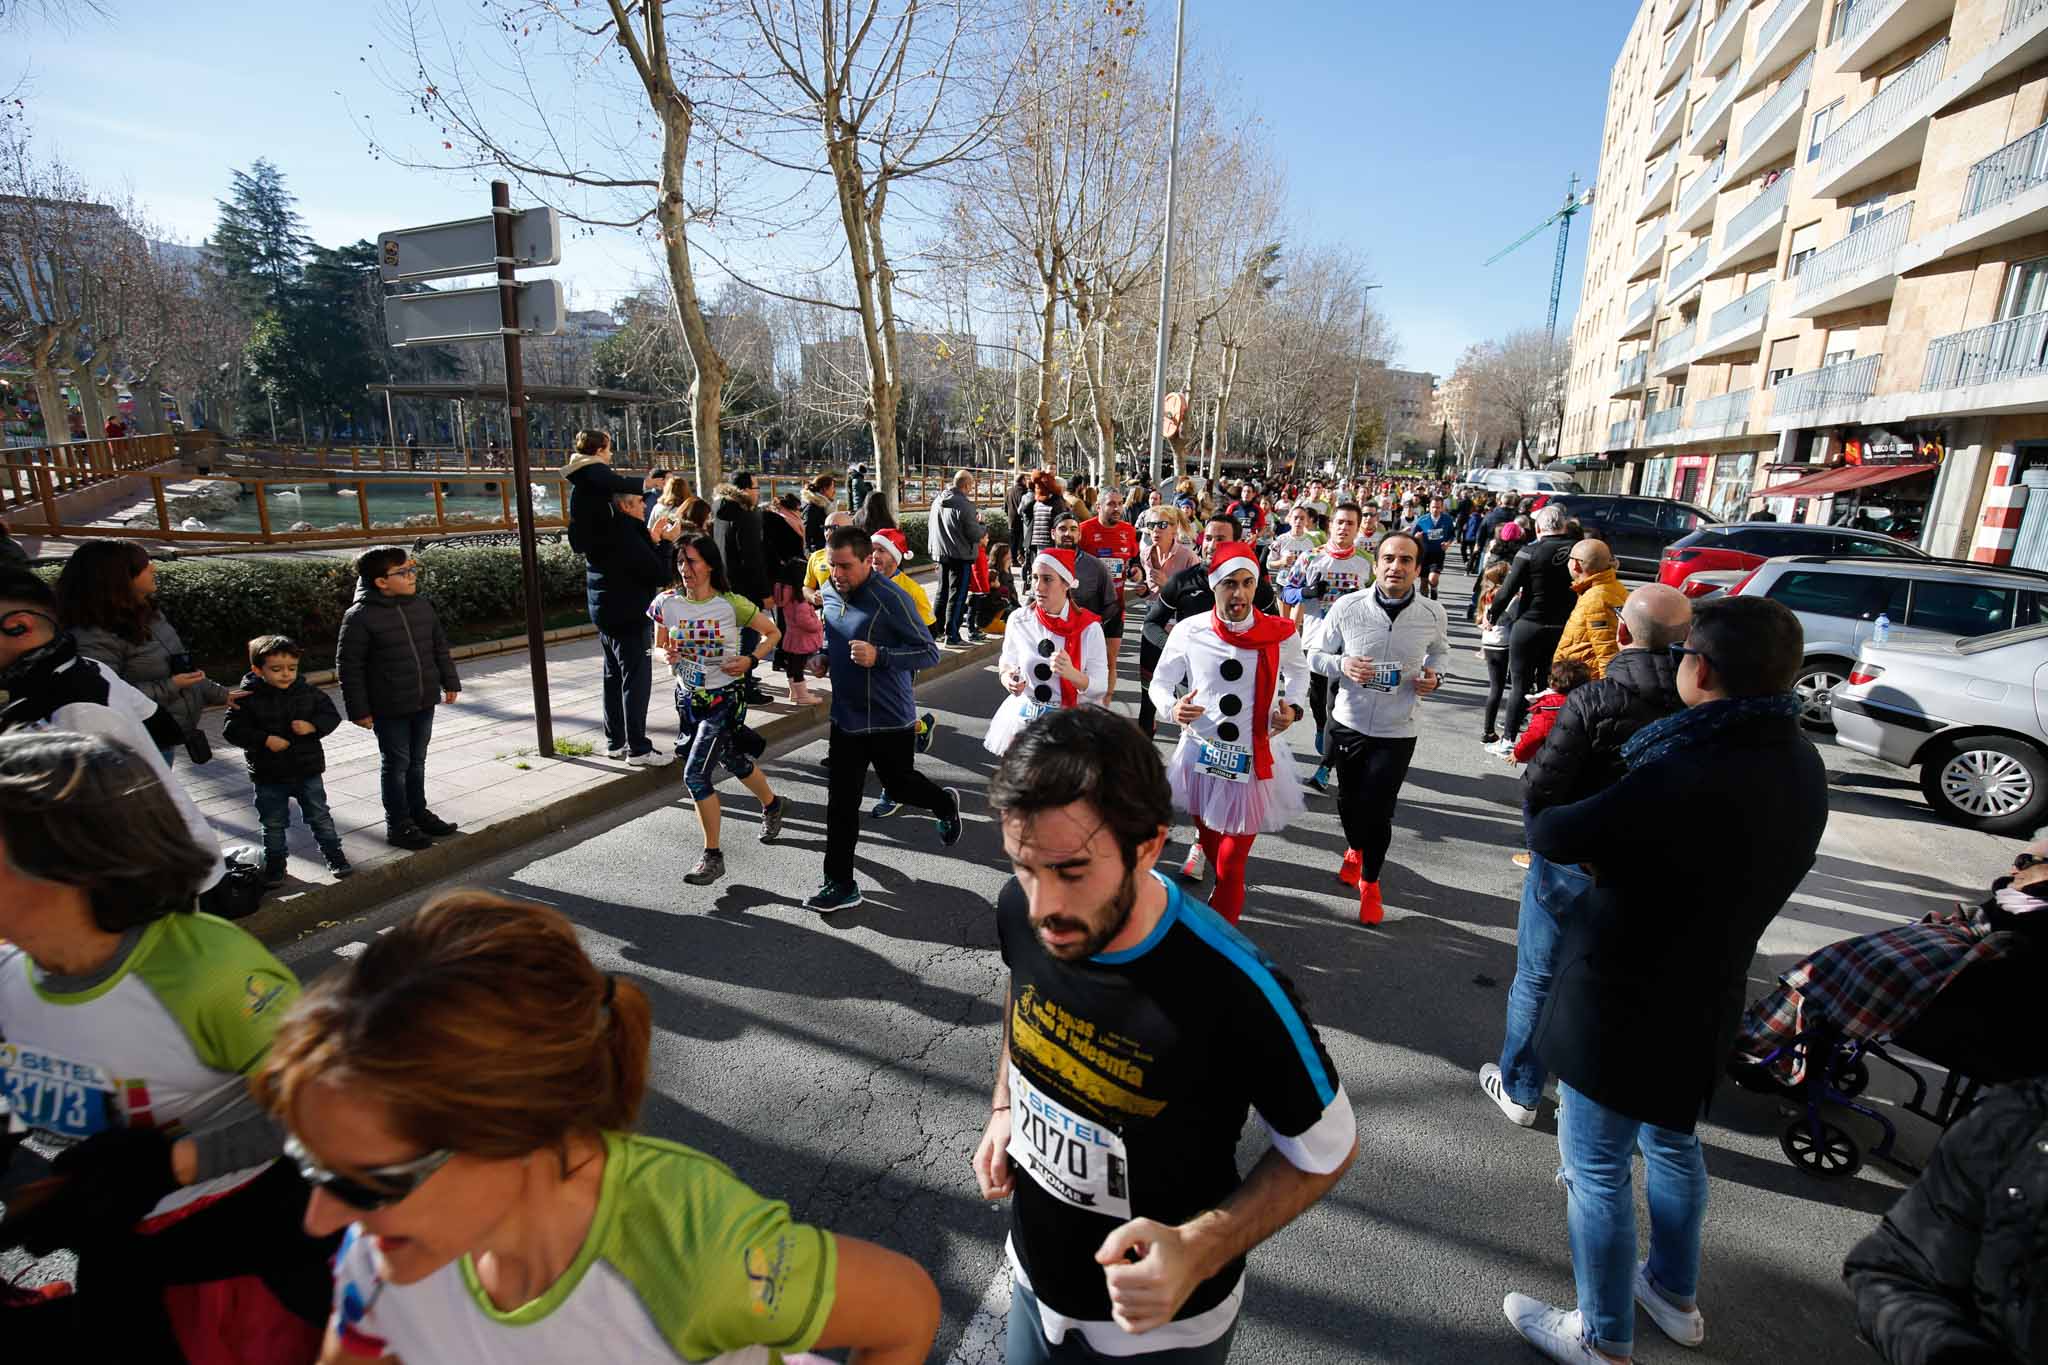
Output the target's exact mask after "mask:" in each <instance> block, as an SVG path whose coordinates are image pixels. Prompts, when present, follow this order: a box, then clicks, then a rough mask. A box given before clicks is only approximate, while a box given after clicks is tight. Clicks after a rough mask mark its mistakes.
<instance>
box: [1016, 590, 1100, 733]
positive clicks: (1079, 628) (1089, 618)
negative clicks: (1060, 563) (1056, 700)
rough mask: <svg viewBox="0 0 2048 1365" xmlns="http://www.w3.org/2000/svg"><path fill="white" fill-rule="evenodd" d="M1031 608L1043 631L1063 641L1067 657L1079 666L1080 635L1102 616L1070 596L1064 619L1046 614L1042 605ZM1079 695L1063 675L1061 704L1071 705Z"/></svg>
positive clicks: (1085, 632) (1091, 680)
mask: <svg viewBox="0 0 2048 1365" xmlns="http://www.w3.org/2000/svg"><path fill="white" fill-rule="evenodd" d="M1032 610H1034V611H1036V612H1037V613H1038V624H1039V625H1041V626H1043V627H1044V628H1045V633H1046V634H1048V635H1057V636H1058V637H1059V638H1060V639H1061V641H1062V642H1064V643H1065V645H1066V647H1067V657H1068V658H1069V659H1072V660H1073V661H1074V667H1076V668H1079V667H1080V666H1081V637H1082V636H1084V635H1086V634H1087V633H1088V627H1090V626H1092V625H1096V624H1097V623H1099V622H1100V621H1101V620H1102V618H1101V617H1100V616H1097V615H1096V614H1095V613H1094V612H1092V611H1087V610H1084V609H1083V608H1082V606H1081V604H1080V603H1078V602H1076V601H1075V600H1074V599H1073V598H1072V597H1069V598H1068V599H1067V614H1066V617H1065V619H1062V618H1060V617H1057V616H1052V615H1048V614H1047V612H1046V610H1045V608H1044V607H1034V608H1032ZM1088 681H1089V682H1094V681H1095V679H1093V678H1090V679H1089V680H1088ZM1080 695H1081V694H1080V693H1078V692H1076V691H1075V690H1074V685H1073V684H1072V683H1070V682H1068V681H1067V680H1066V679H1065V678H1064V677H1062V678H1061V679H1060V705H1061V706H1072V705H1073V704H1074V703H1075V702H1076V701H1079V700H1080Z"/></svg>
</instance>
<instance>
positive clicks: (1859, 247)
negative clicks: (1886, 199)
mask: <svg viewBox="0 0 2048 1365" xmlns="http://www.w3.org/2000/svg"><path fill="white" fill-rule="evenodd" d="M1912 226H1913V206H1912V205H1911V204H1901V205H1899V206H1898V207H1897V208H1895V209H1893V210H1892V211H1891V212H1890V213H1887V214H1885V215H1884V216H1883V217H1882V218H1879V219H1877V220H1876V221H1875V222H1870V223H1865V224H1864V225H1863V226H1862V227H1860V228H1858V229H1856V231H1854V232H1852V233H1850V234H1849V235H1848V236H1847V237H1844V238H1843V239H1842V240H1841V241H1839V242H1836V243H1835V244H1834V245H1833V246H1831V247H1829V248H1827V249H1826V250H1825V251H1816V252H1814V253H1813V255H1811V256H1809V257H1807V258H1806V264H1805V265H1803V266H1801V267H1800V268H1799V301H1800V302H1801V303H1805V302H1806V301H1807V300H1808V299H1815V298H1823V297H1825V296H1826V295H1827V292H1828V289H1829V287H1830V286H1831V285H1833V284H1834V282H1835V281H1837V280H1840V279H1843V278H1846V277H1847V276H1850V275H1854V274H1855V273H1856V272H1858V271H1859V270H1864V269H1867V268H1869V267H1870V266H1873V265H1882V266H1885V267H1886V268H1887V269H1889V265H1890V262H1891V260H1892V258H1894V257H1895V256H1897V255H1898V254H1899V248H1900V247H1902V246H1904V245H1905V244H1906V234H1907V232H1908V231H1910V230H1911V228H1912Z"/></svg>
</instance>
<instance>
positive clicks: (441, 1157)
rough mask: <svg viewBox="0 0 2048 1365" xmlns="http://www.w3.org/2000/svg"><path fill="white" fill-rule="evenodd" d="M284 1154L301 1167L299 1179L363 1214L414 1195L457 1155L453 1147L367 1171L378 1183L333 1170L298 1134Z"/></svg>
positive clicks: (370, 1177)
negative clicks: (314, 1153)
mask: <svg viewBox="0 0 2048 1365" xmlns="http://www.w3.org/2000/svg"><path fill="white" fill-rule="evenodd" d="M284 1154H285V1155H286V1156H288V1157H290V1158H291V1160H292V1164H293V1165H295V1166H297V1167H298V1168H299V1178H300V1179H302V1180H304V1181H305V1182H306V1183H307V1184H308V1185H311V1186H312V1187H313V1188H314V1189H317V1190H323V1191H325V1192H326V1193H328V1194H331V1195H333V1196H334V1197H335V1198H336V1199H339V1200H340V1201H341V1202H342V1203H344V1204H346V1205H348V1206H349V1207H350V1208H352V1209H358V1210H360V1211H361V1212H363V1213H375V1212H377V1210H379V1209H388V1208H390V1207H391V1206H392V1205H393V1204H396V1203H398V1202H399V1201H400V1200H402V1199H405V1198H406V1197H407V1196H409V1195H411V1194H412V1192H413V1191H414V1190H417V1189H418V1188H419V1187H420V1186H422V1185H424V1184H426V1183H427V1177H428V1176H431V1175H432V1174H433V1173H434V1172H436V1171H438V1170H440V1169H441V1168H442V1167H443V1166H445V1165H447V1164H448V1158H450V1157H452V1156H454V1155H455V1149H454V1148H452V1147H443V1148H441V1149H440V1150H439V1151H435V1152H428V1153H427V1154H426V1155H425V1156H420V1157H414V1158H413V1159H412V1160H411V1161H401V1162H399V1163H398V1164H396V1165H393V1166H378V1167H376V1168H375V1169H372V1170H366V1171H364V1172H363V1174H364V1176H366V1177H367V1178H368V1179H369V1180H373V1181H375V1182H376V1183H375V1184H366V1183H364V1182H363V1181H361V1180H357V1179H354V1178H353V1177H351V1176H346V1175H342V1174H340V1173H339V1172H337V1171H330V1170H328V1169H327V1168H326V1167H325V1166H322V1165H321V1164H320V1163H319V1162H318V1161H317V1160H315V1159H314V1157H313V1154H312V1153H311V1152H309V1151H307V1150H306V1147H305V1144H304V1143H302V1142H300V1141H299V1140H298V1139H297V1138H296V1137H287V1138H286V1139H285V1140H284Z"/></svg>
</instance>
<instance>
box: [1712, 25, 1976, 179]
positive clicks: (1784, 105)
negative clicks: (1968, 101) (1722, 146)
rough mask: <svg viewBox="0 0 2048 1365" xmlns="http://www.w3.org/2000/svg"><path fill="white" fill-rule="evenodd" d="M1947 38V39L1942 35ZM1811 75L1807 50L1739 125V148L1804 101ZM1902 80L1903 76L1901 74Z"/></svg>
mask: <svg viewBox="0 0 2048 1365" xmlns="http://www.w3.org/2000/svg"><path fill="white" fill-rule="evenodd" d="M1942 41H1943V42H1946V41H1947V39H1943V40H1942ZM1812 79H1813V54H1812V53H1811V52H1809V53H1807V54H1806V55H1805V56H1804V57H1802V58H1801V59H1800V61H1799V65H1797V66H1795V67H1793V68H1792V74H1791V75H1789V76H1787V77H1785V79H1784V80H1782V81H1779V82H1778V88H1777V90H1776V91H1774V92H1773V93H1772V95H1771V97H1770V98H1769V99H1767V100H1765V101H1764V104H1763V108H1761V109H1759V110H1757V111H1756V112H1755V113H1754V114H1751V115H1750V116H1749V122H1748V123H1745V124H1743V125H1742V150H1743V151H1745V152H1747V151H1748V150H1749V149H1750V148H1751V147H1753V146H1754V145H1756V142H1757V140H1758V139H1759V138H1762V137H1763V136H1765V135H1766V134H1768V133H1769V132H1770V131H1771V130H1772V129H1773V128H1775V127H1777V126H1778V120H1780V119H1781V118H1783V117H1784V116H1785V114H1786V112H1787V111H1788V110H1791V109H1796V108H1798V107H1799V106H1800V105H1801V104H1804V103H1805V102H1806V87H1807V84H1808V83H1809V82H1810V81H1811V80H1812ZM1900 79H1901V80H1903V79H1904V77H1901V78H1900Z"/></svg>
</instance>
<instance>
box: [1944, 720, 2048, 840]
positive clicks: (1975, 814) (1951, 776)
mask: <svg viewBox="0 0 2048 1365" xmlns="http://www.w3.org/2000/svg"><path fill="white" fill-rule="evenodd" d="M1920 790H1921V792H1922V793H1923V794H1924V795H1925V796H1926V797H1927V804H1928V805H1930V806H1932V807H1934V812H1935V814H1937V815H1939V816H1940V817H1941V818H1942V819H1944V820H1947V821H1949V822H1950V823H1952V824H1957V825H1967V826H1969V827H1970V828H1971V829H1981V830H1983V831H1985V832H1986V833H1987V834H2012V833H2016V832H2029V831H2031V830H2032V829H2033V828H2034V826H2035V825H2037V824H2039V823H2041V817H2042V811H2043V810H2044V808H2048V755H2043V754H2042V752H2041V751H2040V750H2039V749H2036V748H2035V747H2034V746H2033V745H2031V744H2029V743H2027V742H2026V741H2025V740H2021V739H2013V738H2011V737H2009V736H2006V735H1972V736H1968V737H1965V738H1963V739H1955V740H1946V741H1943V742H1942V743H1941V744H1939V745H1937V746H1935V748H1934V749H1932V750H1931V751H1929V752H1928V754H1927V755H1926V757H1924V758H1923V759H1921V761H1920Z"/></svg>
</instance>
